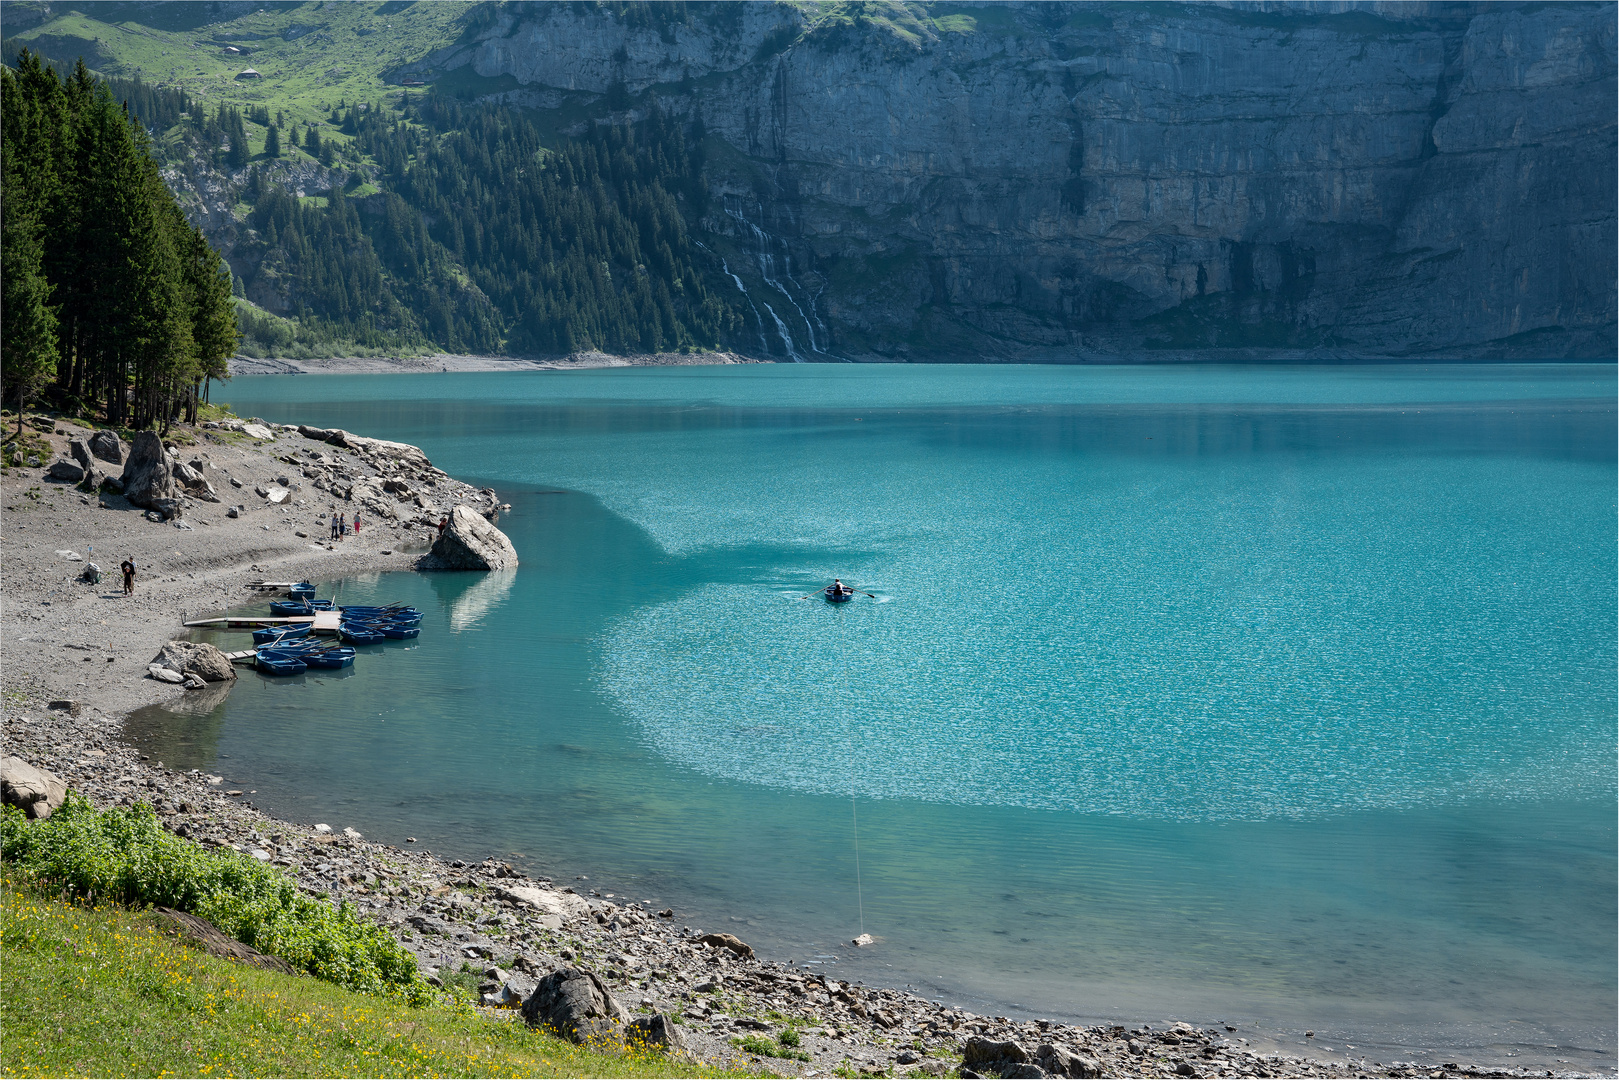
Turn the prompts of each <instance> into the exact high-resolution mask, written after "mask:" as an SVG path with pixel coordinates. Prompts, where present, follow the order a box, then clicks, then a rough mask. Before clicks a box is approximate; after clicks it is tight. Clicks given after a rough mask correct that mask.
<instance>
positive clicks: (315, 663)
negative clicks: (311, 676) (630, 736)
mask: <svg viewBox="0 0 1619 1080" xmlns="http://www.w3.org/2000/svg"><path fill="white" fill-rule="evenodd" d="M299 659H301V660H303V662H304V663H305V664H308V665H309V666H310V667H312V668H341V667H348V666H349V665H350V664H352V663H354V650H353V649H351V648H349V647H348V646H346V645H343V646H338V647H337V648H334V649H320V650H318V651H316V650H311V651H310V652H306V653H304V654H303V655H302V656H301V657H300V658H299Z"/></svg>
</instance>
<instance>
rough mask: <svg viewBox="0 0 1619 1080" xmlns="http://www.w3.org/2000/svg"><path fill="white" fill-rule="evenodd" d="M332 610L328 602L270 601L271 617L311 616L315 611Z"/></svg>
mask: <svg viewBox="0 0 1619 1080" xmlns="http://www.w3.org/2000/svg"><path fill="white" fill-rule="evenodd" d="M330 610H332V602H331V601H330V600H271V601H270V614H271V615H283V616H285V615H313V614H314V613H315V612H317V611H330Z"/></svg>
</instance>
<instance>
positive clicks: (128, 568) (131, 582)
mask: <svg viewBox="0 0 1619 1080" xmlns="http://www.w3.org/2000/svg"><path fill="white" fill-rule="evenodd" d="M118 569H120V570H122V571H123V572H124V595H125V596H134V595H135V556H133V555H131V556H129V557H128V558H127V559H125V560H124V561H123V562H122V563H120V564H119V565H118Z"/></svg>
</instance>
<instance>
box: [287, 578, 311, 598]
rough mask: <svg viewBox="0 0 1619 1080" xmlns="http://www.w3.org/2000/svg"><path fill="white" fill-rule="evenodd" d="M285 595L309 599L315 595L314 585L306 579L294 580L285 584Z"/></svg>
mask: <svg viewBox="0 0 1619 1080" xmlns="http://www.w3.org/2000/svg"><path fill="white" fill-rule="evenodd" d="M287 595H288V596H290V597H292V598H293V599H294V600H311V599H313V598H314V596H315V587H314V586H313V585H311V584H310V583H309V582H307V581H299V582H295V583H294V584H292V585H288V586H287Z"/></svg>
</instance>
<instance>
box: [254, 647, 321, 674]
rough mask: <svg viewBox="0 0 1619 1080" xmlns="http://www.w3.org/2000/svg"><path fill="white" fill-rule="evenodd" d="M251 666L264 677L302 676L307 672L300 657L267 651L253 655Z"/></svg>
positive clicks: (306, 665) (305, 665)
mask: <svg viewBox="0 0 1619 1080" xmlns="http://www.w3.org/2000/svg"><path fill="white" fill-rule="evenodd" d="M253 666H254V667H256V668H258V669H259V670H260V671H262V672H264V673H265V674H266V675H302V674H303V673H304V672H306V671H308V670H309V665H308V664H306V663H304V661H303V659H302V658H301V657H297V656H294V655H292V654H291V653H278V652H275V651H273V650H268V649H265V650H260V651H259V652H257V653H255V654H254V656H253Z"/></svg>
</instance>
